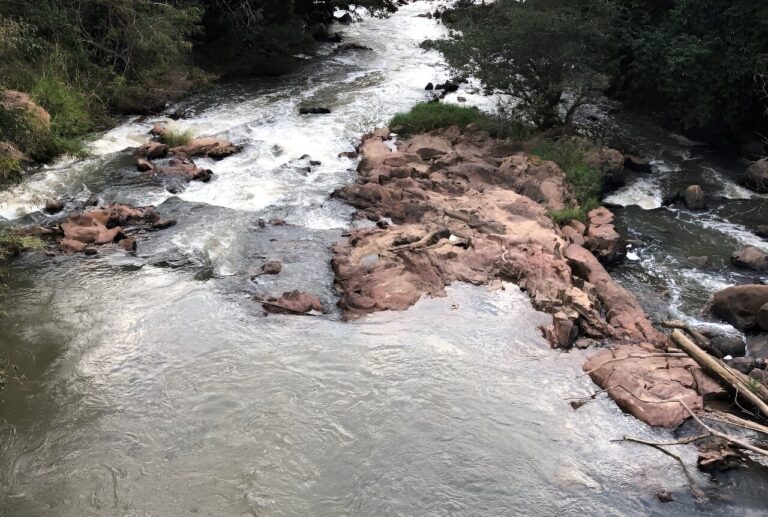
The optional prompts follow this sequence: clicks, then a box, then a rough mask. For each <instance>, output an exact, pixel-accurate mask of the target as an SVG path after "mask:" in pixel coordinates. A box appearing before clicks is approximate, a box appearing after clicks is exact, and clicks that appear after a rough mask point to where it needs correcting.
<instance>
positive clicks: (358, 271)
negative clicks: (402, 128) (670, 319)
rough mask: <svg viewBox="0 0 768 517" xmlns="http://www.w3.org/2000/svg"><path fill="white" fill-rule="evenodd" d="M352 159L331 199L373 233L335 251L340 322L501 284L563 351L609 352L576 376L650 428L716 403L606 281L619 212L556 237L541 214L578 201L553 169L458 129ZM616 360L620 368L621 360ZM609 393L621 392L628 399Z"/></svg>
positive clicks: (359, 234)
mask: <svg viewBox="0 0 768 517" xmlns="http://www.w3.org/2000/svg"><path fill="white" fill-rule="evenodd" d="M359 150H360V153H361V161H360V164H359V166H358V180H357V181H356V182H355V183H354V184H351V185H348V186H346V187H344V188H341V189H339V190H338V191H337V192H336V193H335V196H337V197H339V198H341V199H344V200H345V201H347V202H348V203H350V204H351V205H352V206H354V207H356V208H357V209H358V212H357V215H358V217H359V218H360V219H368V220H370V221H373V222H376V223H377V224H376V226H372V227H367V228H358V229H354V230H351V231H350V232H349V234H348V238H347V239H346V240H345V241H342V242H339V243H337V244H336V245H335V246H334V249H333V252H334V255H333V259H332V265H333V269H334V272H335V274H336V288H337V290H338V292H339V293H340V295H341V299H340V302H339V305H340V307H341V309H342V311H343V313H344V314H345V316H346V317H348V318H356V317H359V316H362V315H365V314H369V313H372V312H376V311H384V310H405V309H407V308H408V307H410V306H411V305H413V304H414V303H416V302H417V301H418V300H419V299H420V298H421V297H422V296H424V295H428V296H442V295H443V294H444V293H445V287H446V286H448V285H450V284H451V283H453V282H456V281H460V282H468V283H472V284H476V285H478V284H484V283H487V282H489V281H491V280H492V279H495V278H501V279H506V280H510V281H513V282H514V283H516V284H517V285H519V286H520V288H521V289H523V290H524V291H526V292H527V293H528V295H529V296H530V298H531V301H532V302H533V305H534V306H535V307H536V308H537V309H539V310H543V311H545V312H548V313H549V314H551V315H552V316H553V319H552V324H551V325H548V326H547V327H545V328H543V329H542V330H543V333H544V335H545V337H546V338H547V339H548V340H549V341H550V343H552V345H553V346H555V347H563V348H567V347H570V346H571V345H572V344H573V343H574V341H575V340H576V339H577V338H593V339H599V340H603V342H604V343H607V344H610V345H611V346H612V348H611V350H605V351H603V352H600V353H598V354H597V355H595V356H594V357H592V358H591V359H590V360H589V362H588V363H587V364H586V365H585V367H584V368H585V370H586V371H589V372H590V376H591V377H592V379H593V380H594V381H595V382H596V383H597V384H598V385H600V386H601V387H602V388H604V389H608V393H609V394H610V395H611V396H612V397H613V398H615V399H616V400H617V402H618V403H619V405H620V406H621V407H622V408H623V409H625V410H626V411H628V412H630V413H632V414H633V415H635V416H637V417H638V418H640V419H641V420H643V421H644V422H646V423H648V424H650V425H659V426H669V425H677V424H679V423H680V422H682V420H683V419H684V418H685V417H686V414H685V411H684V409H683V408H682V405H680V404H679V403H677V402H675V401H674V400H673V399H675V398H677V397H683V399H684V400H685V401H686V403H688V404H689V405H690V406H691V407H694V408H700V407H702V404H703V396H710V395H712V394H715V393H720V391H721V390H720V389H719V387H718V386H717V385H716V384H714V383H713V382H712V381H711V380H710V379H709V378H708V377H707V376H706V374H704V372H703V371H701V369H700V368H698V366H696V365H695V363H693V361H690V360H686V359H685V358H681V357H677V356H676V355H675V354H672V355H669V354H667V353H666V352H665V351H664V350H666V348H667V337H666V336H665V335H664V334H662V333H660V332H658V331H657V330H656V329H654V327H653V325H652V324H651V322H650V320H649V319H648V317H647V316H646V314H645V312H644V311H643V309H642V308H641V307H640V305H639V303H638V302H637V300H636V299H635V297H634V296H633V295H632V294H631V293H629V292H628V291H626V290H625V289H623V288H622V287H621V286H619V285H618V284H617V283H616V282H615V281H614V280H613V279H612V278H611V276H610V275H609V274H608V272H607V271H606V269H605V267H604V265H603V263H605V264H609V263H612V262H614V261H615V260H617V259H618V258H620V256H621V254H622V250H623V244H622V243H621V240H620V237H619V235H618V233H617V232H616V230H615V228H614V226H613V214H612V213H611V212H610V211H609V210H607V209H605V208H600V209H597V210H594V211H592V212H590V213H589V215H588V222H587V224H584V223H581V222H578V221H572V222H571V223H569V224H567V225H565V226H563V227H560V228H558V227H557V226H556V225H555V224H554V223H553V222H552V220H551V219H550V218H549V217H548V215H547V211H548V210H549V209H553V210H557V209H561V208H564V207H567V206H571V205H573V204H574V203H575V200H574V199H573V195H572V192H571V189H570V187H569V186H568V184H567V182H566V181H565V175H564V173H563V172H562V171H561V170H560V169H559V168H558V167H557V165H556V164H554V163H552V162H548V161H543V160H540V159H538V158H536V157H532V156H530V155H528V154H526V153H525V152H522V151H518V150H516V146H514V145H511V144H509V143H504V142H499V141H496V140H494V139H492V138H490V137H489V136H488V134H487V133H485V132H482V131H475V130H470V129H467V130H464V131H460V130H459V129H458V128H456V127H453V128H449V129H444V130H438V131H433V132H431V133H429V134H421V135H416V136H414V137H412V138H410V139H408V140H404V141H399V142H396V143H393V142H392V141H390V140H389V130H388V129H386V128H383V129H378V130H376V131H375V132H373V133H370V134H368V135H366V136H365V137H363V141H362V143H361V145H360V149H359ZM614 154H615V153H611V152H606V151H601V152H599V153H593V156H606V157H608V158H607V159H611V158H613V155H614ZM614 161H615V160H614ZM606 165H608V164H606ZM605 169H606V170H609V169H610V167H606V168H605ZM601 262H602V263H601ZM617 354H621V355H623V356H626V357H621V358H620V360H618V361H616V360H615V359H616V356H617ZM655 354H662V355H658V356H657V355H655ZM615 381H618V382H620V383H621V384H622V385H623V386H624V387H625V388H627V389H628V390H629V391H627V390H623V391H624V393H623V394H622V393H621V392H622V389H621V388H615V387H614V386H612V383H614V382H615Z"/></svg>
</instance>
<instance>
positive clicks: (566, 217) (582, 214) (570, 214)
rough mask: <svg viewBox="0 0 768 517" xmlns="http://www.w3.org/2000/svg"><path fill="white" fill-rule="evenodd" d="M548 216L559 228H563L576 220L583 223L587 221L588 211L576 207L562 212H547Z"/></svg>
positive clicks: (564, 209) (567, 208)
mask: <svg viewBox="0 0 768 517" xmlns="http://www.w3.org/2000/svg"><path fill="white" fill-rule="evenodd" d="M547 215H548V216H549V218H550V219H552V221H554V223H555V224H556V225H558V226H563V225H565V224H568V223H569V222H570V221H574V220H576V221H581V222H585V221H586V220H587V211H585V210H584V209H582V208H581V207H576V206H569V207H566V208H563V209H561V210H547Z"/></svg>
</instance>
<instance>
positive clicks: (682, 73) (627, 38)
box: [436, 0, 768, 140]
mask: <svg viewBox="0 0 768 517" xmlns="http://www.w3.org/2000/svg"><path fill="white" fill-rule="evenodd" d="M475 4H477V2H472V1H469V0H466V1H460V2H458V4H457V5H458V6H459V9H457V10H456V11H454V12H452V13H451V14H450V15H449V16H446V17H444V19H446V20H449V21H452V22H453V23H452V28H453V29H455V31H454V32H453V34H452V35H451V37H450V38H448V39H447V40H444V41H440V42H437V43H436V46H437V47H438V48H439V49H440V50H442V51H443V52H444V53H445V55H446V58H447V59H448V61H449V63H450V64H451V65H452V66H453V67H454V68H455V69H456V70H457V71H458V72H460V73H462V74H471V75H473V76H475V77H477V78H478V79H480V80H481V81H482V83H483V85H484V87H485V88H486V90H490V91H500V92H505V93H508V94H510V95H511V96H512V97H514V98H516V99H517V100H518V101H519V109H520V111H521V112H522V114H523V115H524V117H526V118H527V119H528V120H529V121H531V122H533V123H534V124H535V125H537V126H540V127H549V126H552V125H558V124H563V123H568V122H569V121H570V118H571V115H572V114H573V109H574V108H575V107H577V106H578V105H579V104H580V103H582V102H584V101H587V100H589V99H590V97H592V96H594V95H595V94H601V93H603V92H608V93H610V94H611V95H613V96H616V97H618V98H620V99H621V100H623V101H625V102H626V103H627V104H628V105H630V106H631V107H634V108H637V109H641V110H645V111H649V110H650V111H653V112H656V113H659V114H660V115H662V116H663V118H664V120H665V121H666V122H667V123H668V124H669V125H670V126H673V127H674V128H675V129H680V130H688V131H691V132H693V133H695V134H697V135H698V136H700V137H702V138H707V139H709V140H718V139H722V138H723V137H730V138H734V139H735V138H737V137H738V136H739V133H741V132H743V131H745V130H747V131H760V132H761V133H765V130H766V129H767V128H766V118H765V116H764V115H765V111H766V108H768V93H767V92H768V86H766V85H768V79H766V77H768V73H767V72H768V3H766V2H760V1H756V0H674V1H673V0H526V1H525V2H519V1H517V0H497V1H496V2H495V3H492V4H487V5H485V6H482V5H475Z"/></svg>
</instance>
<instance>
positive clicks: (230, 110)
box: [0, 2, 768, 517]
mask: <svg viewBox="0 0 768 517" xmlns="http://www.w3.org/2000/svg"><path fill="white" fill-rule="evenodd" d="M434 7H435V2H417V3H414V4H413V5H410V6H407V7H404V8H403V9H401V10H400V12H399V13H397V14H396V15H394V16H392V17H391V18H389V19H386V20H366V21H364V22H362V23H361V24H358V25H355V26H353V27H351V28H349V29H347V30H346V31H345V32H346V33H347V39H348V41H355V42H359V43H363V44H365V45H368V46H370V47H372V49H373V50H372V51H370V52H349V53H341V54H335V53H334V52H333V50H332V48H331V47H328V48H325V49H324V50H323V52H322V54H324V55H323V56H321V57H319V58H316V59H314V60H311V61H308V62H307V64H306V66H304V67H302V69H301V70H300V71H298V72H296V73H294V74H291V75H289V76H286V77H282V78H280V79H269V80H266V79H265V80H258V81H249V82H241V83H237V84H230V85H226V86H221V87H218V88H216V90H215V91H214V92H211V93H209V94H206V95H201V96H198V97H195V98H193V99H191V100H189V101H186V102H184V103H183V104H182V105H180V106H179V107H178V108H180V109H183V110H185V111H186V113H188V118H186V119H185V120H183V121H180V122H179V125H181V126H183V127H192V128H193V129H195V130H196V131H197V132H198V133H200V134H218V135H222V136H226V137H228V138H230V139H232V140H233V141H235V142H236V143H238V144H243V145H244V151H243V153H241V154H239V155H236V156H233V157H231V158H228V159H226V160H224V161H221V162H216V163H212V164H210V165H211V167H212V168H213V169H214V171H215V173H216V174H215V177H214V180H213V181H211V182H210V183H208V184H192V185H191V186H190V187H189V188H188V189H187V190H186V191H184V192H183V193H181V194H179V195H171V194H169V193H168V192H167V191H166V190H165V189H164V188H163V186H162V185H159V184H156V183H153V182H152V181H149V180H148V179H147V178H144V177H142V176H141V175H139V174H138V173H136V172H135V171H134V168H133V164H132V159H131V151H130V150H125V148H126V147H135V146H136V145H138V144H139V143H141V142H142V141H144V140H146V136H145V131H146V130H147V128H148V127H149V125H150V124H151V122H153V121H151V120H150V121H127V122H126V123H125V124H123V125H121V126H120V127H118V128H116V129H114V130H113V131H110V132H108V133H107V134H105V135H103V136H102V137H101V138H100V139H99V140H98V141H97V142H95V143H94V146H93V147H94V154H95V156H94V157H93V158H90V159H88V160H85V161H81V162H71V161H70V162H60V163H58V164H56V165H54V166H51V167H49V168H47V169H45V170H42V171H40V172H39V173H37V174H36V175H34V176H32V177H30V178H29V179H28V180H26V181H25V182H24V184H23V185H21V186H19V187H18V188H17V189H15V190H14V191H12V192H11V193H9V194H4V197H3V198H2V200H0V201H2V206H0V210H1V212H0V215H2V216H3V217H5V218H7V219H14V220H17V221H19V222H45V216H44V215H43V214H42V213H41V212H40V211H39V209H40V200H41V199H44V198H46V197H56V198H58V197H63V198H66V199H80V200H84V199H86V198H88V197H89V196H91V195H92V194H97V195H98V196H100V197H101V198H102V199H103V200H104V201H107V202H109V201H118V202H128V203H133V204H137V205H144V204H157V205H159V210H160V212H161V213H162V214H163V215H165V216H170V217H174V218H176V219H178V221H179V223H178V225H177V226H175V227H173V228H171V229H168V230H164V231H162V232H157V233H153V234H151V235H150V236H147V237H146V238H144V239H143V240H141V241H140V244H139V251H138V254H137V256H135V257H130V256H124V255H122V254H114V255H109V256H96V257H82V256H78V257H62V256H59V257H46V256H43V255H40V254H37V255H35V254H31V255H28V256H26V257H25V258H23V259H20V260H17V261H15V262H14V263H12V264H11V266H10V271H9V281H10V289H9V296H8V297H7V299H6V305H7V309H6V310H7V314H6V315H5V316H4V317H3V318H2V319H1V320H0V325H2V327H0V328H1V333H0V352H2V354H3V356H4V357H5V358H6V359H7V362H8V364H12V365H15V367H10V368H9V373H10V376H11V379H10V380H9V381H8V383H7V386H6V389H5V390H4V391H0V515H2V516H9V517H11V516H12V517H16V516H19V517H21V516H43V515H44V516H47V515H51V516H78V517H80V516H90V515H110V516H111V515H121V516H122V515H126V516H145V515H152V516H177V515H206V516H208V515H210V516H226V515H234V516H240V515H329V516H336V515H449V514H454V515H585V514H589V515H648V514H662V513H669V512H675V513H684V514H700V515H708V514H714V515H718V514H723V515H726V514H727V515H734V514H739V515H758V514H760V513H761V510H763V509H764V498H763V497H762V494H763V493H764V490H765V489H766V487H768V480H767V478H766V476H765V475H764V473H763V472H762V471H760V470H755V469H752V471H750V472H746V471H744V470H742V471H739V472H737V473H735V474H732V475H730V476H728V477H719V478H718V482H719V483H720V485H716V484H715V483H714V482H713V481H712V480H710V479H709V478H708V477H705V476H703V475H701V474H698V473H697V472H696V470H695V468H694V469H693V470H694V473H695V475H696V476H697V482H698V483H700V484H701V485H702V486H703V487H704V488H706V489H707V490H710V491H714V492H715V493H716V494H719V495H720V497H719V498H715V499H714V500H713V502H711V503H709V504H707V505H701V504H698V503H696V502H695V501H694V500H693V499H692V498H691V497H690V496H689V495H688V491H687V488H686V480H685V478H684V476H683V475H682V472H681V471H680V468H679V466H678V465H677V464H676V463H675V462H674V461H672V460H671V459H670V458H668V457H666V456H663V455H662V454H660V453H658V451H655V450H653V449H650V448H647V447H642V446H638V445H632V444H621V443H614V442H611V440H614V439H617V438H620V437H622V436H623V435H632V436H637V437H644V438H647V439H668V438H670V434H669V433H668V432H666V431H658V430H651V429H649V428H647V427H646V426H645V425H643V424H641V423H640V422H638V421H637V420H635V419H633V418H631V417H628V416H626V415H624V414H622V413H621V411H620V410H619V409H618V408H617V407H616V406H615V405H614V404H613V403H612V402H610V401H608V400H606V399H604V398H603V397H598V398H597V400H596V401H594V402H592V403H590V404H587V405H586V406H584V407H582V408H581V409H579V410H578V411H574V410H572V409H571V407H570V406H569V404H568V400H567V399H568V398H570V397H578V396H584V395H588V394H590V393H592V392H593V391H594V390H595V387H594V386H593V385H592V384H591V382H590V381H589V380H588V378H586V377H583V376H580V373H581V371H580V364H581V362H582V361H583V359H584V353H582V352H573V353H567V354H565V353H560V352H556V351H552V350H550V349H549V347H548V345H547V343H546V342H545V341H544V340H543V339H542V338H541V336H540V333H539V331H538V330H537V325H539V324H540V323H542V322H543V321H545V318H544V316H543V315H541V314H538V313H536V312H535V311H534V310H533V309H532V308H531V305H530V303H529V301H528V299H527V297H526V296H525V295H524V294H523V293H521V292H520V291H519V289H517V287H515V286H514V285H506V286H505V287H506V288H505V289H503V290H494V291H489V290H487V289H485V288H482V287H471V286H466V285H456V286H453V287H451V288H450V289H449V290H448V296H447V297H445V298H441V299H425V300H422V301H421V302H419V303H418V304H417V305H416V306H415V307H413V308H412V309H411V310H409V311H406V312H403V313H384V314H377V315H374V316H371V317H367V318H363V319H362V320H359V321H356V322H351V323H345V322H343V321H341V320H340V318H339V315H338V313H336V312H331V313H330V314H327V315H324V316H319V317H290V316H269V317H266V318H265V317H263V316H262V314H261V311H260V309H259V307H258V305H257V304H256V303H254V302H253V301H252V295H253V294H256V293H259V294H268V293H280V292H282V291H286V290H290V289H294V288H297V289H301V290H306V291H309V292H314V293H317V294H318V295H320V296H321V298H322V299H323V302H324V303H325V305H326V306H327V307H328V308H329V309H331V310H332V307H334V305H335V301H336V297H335V294H334V292H333V290H332V282H333V275H332V272H331V270H330V267H329V260H330V253H329V246H330V245H331V244H332V243H333V242H334V241H336V240H338V239H340V238H341V234H342V232H343V229H344V228H345V227H348V226H349V224H350V222H349V221H350V214H351V211H352V210H351V209H350V208H349V207H347V206H345V205H343V204H341V203H339V202H337V201H335V200H332V199H330V198H329V193H330V192H332V191H333V190H334V189H335V188H337V187H339V186H341V185H343V184H345V183H347V182H349V181H351V180H352V179H353V178H354V174H355V173H354V167H355V165H356V164H355V163H354V162H353V161H351V160H347V159H339V158H337V155H338V153H339V152H342V151H347V150H351V149H352V148H353V143H354V142H355V141H356V140H358V139H359V137H360V135H361V134H362V133H363V132H365V131H368V130H370V129H371V128H373V127H375V126H376V125H379V124H381V123H384V122H386V120H388V119H389V118H390V117H391V115H393V114H394V113H395V112H397V111H401V110H405V109H407V108H409V107H410V106H412V105H413V104H415V103H416V102H419V101H421V100H423V99H424V95H425V93H424V91H423V86H424V84H426V83H427V82H428V81H433V82H434V81H436V80H442V79H445V78H446V75H445V72H444V69H443V65H442V63H441V60H440V57H439V55H437V54H435V53H429V52H425V51H422V50H420V49H419V48H418V47H417V45H418V43H419V42H420V41H422V40H423V39H425V38H428V37H437V36H440V35H441V34H443V30H444V29H443V28H442V27H441V26H440V25H438V24H436V23H435V22H433V21H431V20H427V19H425V18H422V17H417V15H418V14H420V13H423V12H427V11H429V10H432V9H434ZM465 95H467V94H465ZM478 102H480V101H478ZM299 105H312V106H327V107H330V108H331V109H332V111H333V113H332V114H331V115H326V116H310V117H302V116H299V115H298V114H297V107H298V106H299ZM664 149H668V148H667V147H665V148H664ZM669 149H677V148H676V147H674V146H672V147H669ZM303 155H309V158H302V156H303ZM686 156H687V158H686ZM686 156H681V157H679V160H678V158H677V157H671V158H668V159H667V158H664V157H662V158H663V159H664V160H666V161H665V162H664V163H665V164H668V165H667V166H669V167H670V168H675V167H677V166H678V165H679V163H680V162H682V161H685V160H686V159H688V160H689V161H690V160H693V159H694V157H695V155H694V153H691V154H690V156H689V155H686ZM309 159H312V160H319V161H321V162H322V164H321V165H319V166H310V165H309ZM700 163H704V162H703V161H701V162H700ZM706 163H708V164H710V163H713V162H709V161H708V162H706ZM707 167H712V172H711V174H710V175H708V177H709V178H712V182H713V184H718V185H720V184H722V185H728V187H727V189H726V190H727V191H728V192H732V193H735V194H734V197H738V196H743V197H746V196H747V194H746V193H744V192H742V191H740V190H738V188H736V187H735V186H732V185H731V184H730V183H728V180H727V173H726V172H724V170H721V169H719V168H717V167H716V166H715V165H714V164H712V165H707ZM697 170H699V169H697ZM701 170H703V169H701ZM646 183H647V182H646ZM629 188H630V193H629V194H627V193H618V194H616V196H617V199H618V198H619V197H621V196H624V198H622V199H626V198H627V197H632V196H634V194H632V193H631V192H632V191H631V189H633V188H634V189H636V190H637V191H641V190H642V191H647V192H648V194H647V195H646V196H645V198H646V199H647V200H648V203H652V202H654V200H655V199H656V197H657V194H658V192H657V191H656V190H653V189H654V188H656V187H653V186H652V185H648V184H638V185H635V186H631V187H629ZM655 196H656V197H655ZM754 202H755V200H754V199H746V200H744V201H732V202H728V203H724V205H725V207H724V208H722V209H719V210H717V211H715V212H712V213H709V214H708V215H693V214H687V213H684V212H682V211H677V212H675V211H668V210H666V209H661V210H656V211H641V210H642V209H634V208H632V207H628V208H627V209H626V210H624V211H623V212H622V214H621V219H622V221H624V222H626V224H627V226H628V228H629V231H630V232H636V233H639V234H642V235H648V236H652V241H653V245H652V246H649V247H648V248H646V249H644V250H641V251H640V255H638V258H639V260H638V261H637V262H636V263H632V264H630V265H629V266H627V267H626V269H625V270H623V271H622V272H621V273H622V278H623V279H624V280H625V281H627V282H628V283H629V284H630V285H633V282H635V280H636V281H637V282H636V283H637V284H643V283H644V282H643V275H646V276H648V277H650V276H652V275H653V278H652V282H647V283H650V284H654V283H658V284H660V285H668V284H669V285H672V284H674V285H676V286H677V287H678V290H677V291H675V292H676V293H678V294H676V295H675V296H677V299H676V300H675V304H674V307H676V308H677V310H680V311H683V312H685V311H686V310H688V306H687V304H692V303H693V304H695V300H696V298H695V297H694V298H690V297H687V296H686V295H685V294H681V293H682V292H683V291H684V289H685V286H686V285H687V284H685V282H686V281H688V280H686V279H687V278H688V277H687V273H686V272H685V271H687V270H684V269H680V268H679V267H678V266H677V265H676V262H675V261H677V260H680V257H681V256H683V255H685V254H686V253H691V254H694V253H693V252H692V251H691V250H692V249H693V248H694V247H696V246H706V245H710V244H711V245H712V246H715V245H716V247H717V249H718V250H721V251H719V252H717V253H715V252H709V254H710V255H713V256H714V255H717V256H721V255H723V252H722V249H723V244H722V243H721V242H718V240H722V239H723V237H722V235H728V236H729V237H728V238H729V239H732V240H733V241H734V242H735V241H739V239H752V237H749V236H748V235H749V234H748V233H747V232H746V231H745V230H744V228H743V227H742V226H743V225H745V224H746V222H745V221H742V220H740V219H738V218H737V217H735V212H739V211H741V210H742V208H741V205H740V204H739V203H746V205H748V206H752V203H754ZM627 204H628V203H627ZM728 207H730V208H728ZM734 207H735V208H734ZM745 207H746V206H745ZM645 208H648V206H646V207H645ZM732 215H733V217H731V216H732ZM274 217H280V218H283V219H284V220H285V221H286V222H287V223H288V224H286V225H284V226H272V225H270V224H266V225H263V224H260V223H259V221H260V220H266V221H268V220H270V219H271V218H274ZM686 225H688V226H686ZM740 225H742V226H740ZM681 227H683V228H690V232H691V238H690V241H691V243H689V244H686V242H687V241H686V242H683V241H677V240H676V239H674V238H673V237H674V236H672V235H671V232H672V231H673V230H674V231H677V229H678V228H681ZM702 228H703V229H705V230H702ZM729 243H730V242H729ZM675 246H678V247H680V248H682V250H677V248H675ZM665 253H667V254H669V257H666V256H665ZM702 253H703V252H702ZM718 253H719V255H718ZM695 254H701V253H699V252H698V251H697V253H695ZM272 259H276V260H281V261H282V262H283V263H284V270H283V273H281V274H280V275H278V276H276V277H269V278H266V277H259V278H258V279H257V281H256V282H253V281H251V280H250V277H251V275H252V272H253V271H254V270H258V269H259V267H260V266H261V264H262V263H263V261H265V260H272ZM722 270H723V267H720V269H715V270H713V271H711V272H703V273H701V272H700V273H698V274H700V275H704V276H702V277H701V278H699V279H692V280H690V282H692V283H694V284H696V285H697V286H698V288H699V290H701V291H705V290H708V289H711V288H713V287H715V286H717V285H720V283H727V282H730V281H732V280H733V279H732V278H730V277H729V276H728V275H729V274H732V275H736V273H734V272H730V271H729V272H725V271H722ZM707 275H708V276H707ZM679 452H680V454H681V455H682V456H683V457H684V458H685V459H686V461H688V462H689V463H690V462H695V452H694V451H693V450H691V449H690V448H681V450H680V451H679ZM661 489H668V490H671V491H672V492H673V493H674V494H675V497H676V499H677V500H676V501H675V502H673V503H667V504H666V505H663V504H662V503H660V502H659V501H658V500H657V498H656V495H655V494H656V493H657V492H658V491H659V490H661Z"/></svg>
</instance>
